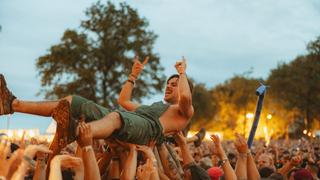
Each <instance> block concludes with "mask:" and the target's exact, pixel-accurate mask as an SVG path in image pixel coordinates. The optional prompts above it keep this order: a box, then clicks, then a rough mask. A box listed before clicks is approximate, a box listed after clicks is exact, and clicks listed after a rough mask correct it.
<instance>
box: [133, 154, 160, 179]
mask: <svg viewBox="0 0 320 180" xmlns="http://www.w3.org/2000/svg"><path fill="white" fill-rule="evenodd" d="M156 170H157V169H156V168H155V167H154V166H153V164H152V161H151V160H150V159H147V162H146V163H145V164H144V165H140V166H139V167H138V168H137V173H136V176H137V179H138V180H148V179H150V177H151V174H152V173H153V172H154V171H156Z"/></svg>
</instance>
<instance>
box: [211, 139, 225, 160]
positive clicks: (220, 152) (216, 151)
mask: <svg viewBox="0 0 320 180" xmlns="http://www.w3.org/2000/svg"><path fill="white" fill-rule="evenodd" d="M210 138H211V140H212V141H213V144H214V154H216V155H217V156H218V157H219V158H220V159H223V158H224V157H223V156H225V152H224V150H223V148H222V145H221V142H220V138H219V136H218V135H215V134H213V135H211V136H210Z"/></svg>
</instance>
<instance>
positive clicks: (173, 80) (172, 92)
mask: <svg viewBox="0 0 320 180" xmlns="http://www.w3.org/2000/svg"><path fill="white" fill-rule="evenodd" d="M178 82H179V75H178V74H174V75H172V76H170V77H169V78H168V80H167V85H166V89H165V94H164V100H165V101H166V102H168V103H171V104H176V103H178V101H179V88H178ZM188 84H189V88H190V91H191V93H192V90H193V84H192V82H191V81H190V80H189V79H188Z"/></svg>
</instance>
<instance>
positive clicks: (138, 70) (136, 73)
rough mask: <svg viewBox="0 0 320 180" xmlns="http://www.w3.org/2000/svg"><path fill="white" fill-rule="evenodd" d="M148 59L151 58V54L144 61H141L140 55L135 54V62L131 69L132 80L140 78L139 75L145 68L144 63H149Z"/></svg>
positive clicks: (130, 77)
mask: <svg viewBox="0 0 320 180" xmlns="http://www.w3.org/2000/svg"><path fill="white" fill-rule="evenodd" d="M148 60H149V56H147V57H146V58H145V59H144V61H143V63H141V62H140V61H139V57H138V56H135V58H134V63H133V66H132V69H131V74H130V76H129V79H130V80H132V81H134V80H136V79H137V78H138V76H139V75H140V73H141V71H142V70H143V68H144V65H146V64H147V63H148Z"/></svg>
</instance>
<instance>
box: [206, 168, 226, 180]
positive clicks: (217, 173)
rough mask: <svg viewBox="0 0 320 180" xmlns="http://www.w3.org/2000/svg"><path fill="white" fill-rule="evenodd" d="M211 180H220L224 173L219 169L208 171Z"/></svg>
mask: <svg viewBox="0 0 320 180" xmlns="http://www.w3.org/2000/svg"><path fill="white" fill-rule="evenodd" d="M207 172H208V174H209V176H210V179H211V180H219V179H220V177H221V176H222V175H223V171H222V170H221V169H220V168H219V167H211V168H209V169H208V170H207Z"/></svg>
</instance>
